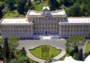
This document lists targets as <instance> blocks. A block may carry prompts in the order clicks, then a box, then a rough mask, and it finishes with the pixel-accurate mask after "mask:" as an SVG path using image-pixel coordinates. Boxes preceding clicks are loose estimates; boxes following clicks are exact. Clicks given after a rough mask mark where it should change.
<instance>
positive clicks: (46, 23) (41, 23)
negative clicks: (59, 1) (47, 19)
mask: <svg viewBox="0 0 90 63" xmlns="http://www.w3.org/2000/svg"><path fill="white" fill-rule="evenodd" d="M35 25H36V26H38V25H39V26H40V25H42V26H44V25H45V26H47V25H59V24H58V23H36V24H35Z"/></svg>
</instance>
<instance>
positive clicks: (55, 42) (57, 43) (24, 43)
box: [17, 39, 66, 63]
mask: <svg viewBox="0 0 90 63" xmlns="http://www.w3.org/2000/svg"><path fill="white" fill-rule="evenodd" d="M65 43H66V40H65V39H52V40H20V41H19V47H17V49H22V47H25V50H26V52H27V56H28V57H29V58H31V59H32V60H34V61H37V62H39V63H45V60H42V59H39V58H37V57H35V56H33V55H32V54H31V53H30V51H29V49H33V48H35V47H38V46H41V45H50V46H52V47H55V48H57V49H61V50H62V52H61V53H60V54H58V55H57V56H56V57H54V58H53V59H55V60H58V59H60V58H61V57H63V56H64V55H65V54H66V51H65V48H66V47H65Z"/></svg>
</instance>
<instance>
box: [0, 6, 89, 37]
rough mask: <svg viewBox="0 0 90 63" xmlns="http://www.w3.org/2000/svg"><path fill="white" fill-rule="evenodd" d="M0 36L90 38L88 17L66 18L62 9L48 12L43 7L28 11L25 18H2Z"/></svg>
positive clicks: (48, 10) (46, 7)
mask: <svg viewBox="0 0 90 63" xmlns="http://www.w3.org/2000/svg"><path fill="white" fill-rule="evenodd" d="M0 34H1V36H2V37H4V38H5V37H10V36H17V37H20V38H32V37H37V36H38V37H39V36H53V37H55V36H57V37H59V38H67V37H70V36H84V37H86V38H90V17H67V16H66V12H65V10H64V9H62V10H56V11H50V8H49V7H48V6H45V7H43V9H42V11H41V12H37V11H34V10H29V11H28V12H27V15H26V18H3V19H2V20H1V21H0Z"/></svg>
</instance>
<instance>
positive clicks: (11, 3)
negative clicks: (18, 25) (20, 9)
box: [9, 1, 15, 10]
mask: <svg viewBox="0 0 90 63" xmlns="http://www.w3.org/2000/svg"><path fill="white" fill-rule="evenodd" d="M14 3H15V2H14V1H10V2H9V9H10V10H14Z"/></svg>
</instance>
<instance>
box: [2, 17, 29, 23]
mask: <svg viewBox="0 0 90 63" xmlns="http://www.w3.org/2000/svg"><path fill="white" fill-rule="evenodd" d="M1 24H31V22H29V21H27V19H26V18H5V19H2V21H1Z"/></svg>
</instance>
